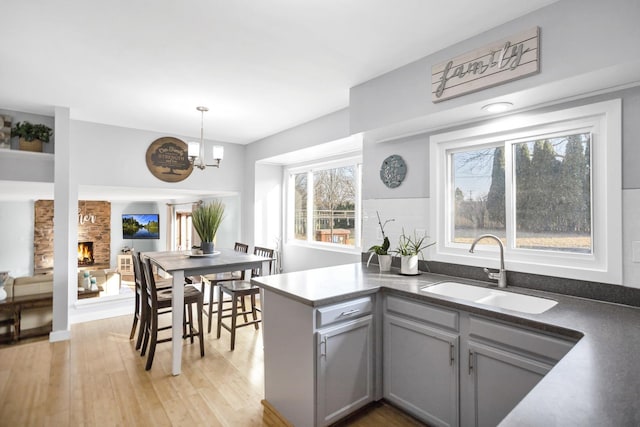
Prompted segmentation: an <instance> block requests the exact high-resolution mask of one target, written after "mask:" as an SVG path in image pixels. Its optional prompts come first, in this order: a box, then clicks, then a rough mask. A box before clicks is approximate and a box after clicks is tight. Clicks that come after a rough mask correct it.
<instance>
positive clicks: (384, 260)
mask: <svg viewBox="0 0 640 427" xmlns="http://www.w3.org/2000/svg"><path fill="white" fill-rule="evenodd" d="M376 215H377V216H378V225H379V226H380V231H381V232H382V244H381V245H373V246H371V247H370V248H369V249H368V250H367V252H370V255H369V259H368V260H367V267H368V266H369V263H370V262H371V258H373V255H374V254H375V255H377V256H378V266H379V267H380V271H389V270H391V255H390V254H389V247H390V246H391V244H390V243H389V238H388V237H387V236H386V234H384V226H385V225H387V223H388V222H391V221H394V220H393V219H388V220H386V221H385V222H384V224H383V223H382V220H381V219H380V214H379V213H378V211H376Z"/></svg>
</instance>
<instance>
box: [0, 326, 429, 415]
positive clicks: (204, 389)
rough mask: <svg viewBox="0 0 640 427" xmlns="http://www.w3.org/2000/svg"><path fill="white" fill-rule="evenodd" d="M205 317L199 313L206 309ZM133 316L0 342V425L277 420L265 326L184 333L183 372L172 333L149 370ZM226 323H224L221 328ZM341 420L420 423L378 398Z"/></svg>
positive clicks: (160, 346) (159, 346) (162, 345)
mask: <svg viewBox="0 0 640 427" xmlns="http://www.w3.org/2000/svg"><path fill="white" fill-rule="evenodd" d="M205 319H206V317H205ZM130 327H131V317H130V316H123V317H115V318H111V319H105V320H98V321H94V322H87V323H81V324H77V325H73V326H72V328H71V335H72V339H71V341H66V342H58V343H49V342H48V341H46V338H45V339H43V340H39V341H32V342H28V343H19V344H13V345H5V346H2V347H0V426H147V425H148V426H183V425H184V426H233V427H235V426H277V425H280V423H279V422H278V420H277V419H274V418H273V417H272V416H271V415H269V413H267V412H264V411H263V407H262V405H261V403H260V401H261V399H263V397H264V396H263V390H264V387H263V379H264V375H263V360H262V333H261V331H255V330H254V329H253V328H242V329H240V330H238V336H237V338H236V340H237V342H236V349H235V351H229V337H228V333H226V334H224V333H223V336H222V338H221V339H219V340H218V339H215V333H212V334H209V335H206V334H205V357H204V358H200V354H199V351H198V345H197V341H196V343H195V344H194V345H190V344H187V343H186V342H185V344H184V347H183V364H182V367H183V368H182V369H183V373H182V375H179V376H176V377H174V376H172V375H171V374H170V360H171V343H164V344H159V345H158V347H157V351H156V357H155V360H154V363H153V368H152V369H151V371H148V372H147V371H145V370H144V362H145V358H142V357H140V355H139V353H138V352H137V351H136V350H135V349H134V347H135V343H134V341H129V330H130ZM223 332H225V331H223ZM340 425H342V426H419V425H422V424H420V423H418V422H416V421H415V420H413V419H411V418H410V417H408V416H406V415H404V414H402V413H400V412H399V411H397V410H396V409H394V408H393V407H391V406H389V405H386V404H382V405H380V404H379V405H376V406H375V407H373V408H371V409H369V410H366V411H364V412H362V413H360V414H358V416H356V417H353V418H351V419H349V420H347V421H345V422H342V423H340Z"/></svg>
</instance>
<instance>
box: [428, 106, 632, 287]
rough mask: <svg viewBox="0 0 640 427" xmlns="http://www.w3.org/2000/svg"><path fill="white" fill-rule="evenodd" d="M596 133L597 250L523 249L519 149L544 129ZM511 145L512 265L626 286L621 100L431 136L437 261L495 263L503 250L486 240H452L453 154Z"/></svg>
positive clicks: (508, 259) (508, 257) (508, 250)
mask: <svg viewBox="0 0 640 427" xmlns="http://www.w3.org/2000/svg"><path fill="white" fill-rule="evenodd" d="M571 132H575V133H580V132H590V133H591V136H592V138H591V162H592V169H591V182H592V187H591V188H592V190H591V191H592V207H591V208H592V248H593V251H592V253H591V254H579V253H565V252H560V251H542V250H534V249H526V248H516V247H515V241H514V238H513V236H514V233H515V225H514V223H513V218H515V211H514V205H515V204H514V203H512V200H511V197H512V196H511V193H512V188H513V184H514V183H513V180H514V177H513V174H512V173H510V171H511V169H512V161H513V160H512V151H511V149H512V147H513V144H514V143H517V142H522V141H524V140H532V138H536V137H537V136H541V135H548V134H553V133H564V134H569V133H571ZM499 143H503V144H504V147H505V152H504V153H505V171H507V176H506V177H505V184H506V185H505V187H506V188H505V194H506V200H505V206H506V207H507V212H506V218H507V220H506V233H507V245H505V267H506V269H507V270H513V271H520V272H525V273H534V274H541V275H545V276H557V277H566V278H572V279H578V280H588V281H596V282H604V283H613V284H622V172H621V169H622V154H621V153H622V103H621V100H619V99H616V100H612V101H605V102H600V103H596V104H590V105H585V106H581V107H575V108H570V109H566V110H560V111H554V112H550V113H542V114H537V115H532V114H526V115H525V114H522V115H514V116H510V117H506V118H503V119H500V120H496V121H494V122H492V123H491V124H488V125H482V126H476V127H472V128H468V129H463V130H459V131H453V132H447V133H442V134H438V135H433V136H431V137H430V183H431V184H430V197H431V198H432V203H431V208H430V210H431V212H430V224H431V229H432V230H433V231H432V233H431V234H432V235H433V236H435V239H436V241H437V243H436V245H434V247H433V248H432V251H431V257H432V259H434V260H436V261H442V262H450V263H457V264H464V265H472V266H478V267H490V268H495V267H497V265H498V248H497V247H496V246H495V245H489V244H482V243H483V241H480V242H479V244H478V246H477V247H476V251H475V253H473V254H470V253H469V245H466V244H459V243H453V242H452V241H451V233H450V231H451V227H452V226H453V224H452V220H451V218H452V217H453V216H452V215H451V214H450V213H451V212H450V209H451V208H450V207H451V206H452V204H451V200H450V197H451V195H452V194H453V192H452V191H451V187H452V185H453V183H452V182H451V179H450V177H451V162H450V158H451V157H450V155H449V154H450V153H451V152H454V151H455V150H458V151H459V150H462V149H463V148H464V149H469V148H481V147H483V146H484V147H486V146H495V145H496V144H499Z"/></svg>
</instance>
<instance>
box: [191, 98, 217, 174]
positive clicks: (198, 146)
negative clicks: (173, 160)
mask: <svg viewBox="0 0 640 427" xmlns="http://www.w3.org/2000/svg"><path fill="white" fill-rule="evenodd" d="M196 110H198V111H200V142H189V143H188V150H187V155H188V156H189V162H190V163H191V164H192V165H193V166H194V167H197V168H198V169H200V170H204V169H205V168H206V167H207V166H209V167H214V168H219V167H220V162H221V161H222V158H223V157H224V147H223V146H221V145H214V146H213V153H212V154H213V162H214V163H213V164H211V165H208V164H206V160H205V149H204V148H205V147H204V113H205V112H206V111H209V109H208V108H207V107H196Z"/></svg>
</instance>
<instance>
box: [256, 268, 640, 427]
mask: <svg viewBox="0 0 640 427" xmlns="http://www.w3.org/2000/svg"><path fill="white" fill-rule="evenodd" d="M451 280H455V281H458V282H464V283H468V284H476V285H479V286H487V283H484V282H475V281H471V280H466V279H459V278H453V277H450V276H442V275H436V274H430V273H422V274H420V275H419V276H410V277H407V276H400V275H398V274H397V272H395V271H392V272H391V273H379V272H378V266H376V265H371V266H370V267H366V266H365V265H364V264H360V263H356V264H348V265H342V266H336V267H329V268H322V269H315V270H307V271H301V272H294V273H287V274H281V275H275V276H267V277H260V278H256V279H253V282H254V283H255V284H257V285H258V286H260V287H262V288H263V290H264V295H263V298H264V300H263V302H262V303H263V315H264V329H263V333H264V352H265V354H264V362H265V401H266V403H265V404H266V405H269V406H271V407H273V408H274V409H275V410H277V411H278V412H279V414H280V415H282V416H283V417H284V418H286V419H287V420H288V421H289V422H291V423H292V424H294V425H296V426H306V425H308V426H313V425H327V424H330V423H333V422H335V421H337V420H338V419H341V418H343V417H344V416H347V415H349V414H350V413H352V412H354V411H356V410H357V409H359V408H360V407H363V406H365V405H367V404H368V403H370V402H373V401H376V400H380V399H382V398H385V399H387V400H389V401H391V402H392V403H394V404H398V402H400V403H399V404H398V406H400V407H401V408H403V409H405V410H407V411H408V412H410V413H412V414H413V415H415V416H417V417H418V418H422V419H423V420H425V421H427V420H428V422H430V423H433V424H436V425H438V424H450V425H474V424H476V423H477V424H479V425H482V420H483V418H482V417H483V416H485V415H486V413H487V412H492V411H493V409H494V408H488V407H483V404H484V403H485V402H489V404H492V403H491V401H490V399H489V400H487V399H486V396H475V407H468V406H469V402H470V400H473V399H469V398H468V396H469V393H470V391H469V390H470V388H472V387H471V386H477V384H475V383H473V381H481V379H482V377H481V374H480V372H481V370H483V369H485V368H486V367H488V366H489V362H495V361H506V362H508V364H507V363H505V364H503V365H501V366H500V367H499V368H501V367H502V366H504V367H508V369H514V370H513V373H514V374H516V375H520V374H523V375H524V376H523V377H522V378H523V379H525V380H531V379H534V381H533V382H532V383H531V387H532V388H531V390H530V392H528V394H527V393H524V394H523V395H522V396H525V394H526V396H525V397H524V398H522V400H520V398H518V400H519V402H518V401H516V402H515V403H514V404H515V408H513V410H512V411H510V412H509V410H510V409H511V408H508V410H506V412H505V413H504V414H503V415H501V416H500V419H501V418H502V416H504V415H505V414H508V415H506V417H505V418H504V419H502V421H501V422H500V425H501V426H546V425H563V426H565V425H638V424H640V408H639V407H638V405H637V404H636V401H635V400H636V396H637V395H638V392H639V391H640V390H639V388H638V387H639V384H640V371H639V370H638V369H637V367H636V364H635V355H636V354H638V352H640V335H639V334H636V333H634V332H630V331H631V330H632V329H633V328H634V327H635V325H638V324H640V309H638V308H634V307H629V306H624V305H617V304H611V303H604V302H598V301H594V300H588V299H582V298H575V297H570V296H565V295H559V294H553V293H546V292H540V291H533V290H528V289H523V288H517V287H509V288H508V290H510V291H513V292H517V293H523V294H528V295H534V296H538V297H543V298H549V299H553V300H555V301H557V302H558V304H557V305H556V306H554V307H552V308H551V309H549V310H548V311H546V312H544V313H542V314H526V313H521V312H515V311H510V310H505V309H500V308H495V307H488V306H486V305H482V304H477V303H473V302H465V301H463V300H460V299H456V298H449V297H445V296H437V295H434V294H432V293H425V292H422V291H421V290H420V289H421V288H423V287H425V286H428V285H430V284H435V283H439V282H443V281H451ZM422 313H427V314H424V315H423V314H422ZM390 319H391V320H390ZM393 322H396V323H395V324H404V325H406V326H407V328H406V329H404V330H407V331H412V330H414V331H426V333H427V334H429V337H430V339H432V342H433V344H434V345H433V346H432V347H433V348H434V349H437V348H440V349H441V350H442V351H441V353H442V354H440V356H442V355H445V354H446V360H445V361H444V362H445V363H446V365H445V366H446V368H444V369H442V370H441V371H442V372H440V371H438V372H437V373H436V375H437V378H439V379H440V380H447V379H450V380H451V384H448V385H446V386H445V389H444V390H442V389H440V388H439V389H438V390H437V391H434V390H433V389H434V387H442V384H447V383H442V382H438V383H437V384H436V383H433V384H430V385H429V386H428V387H426V388H424V390H428V392H429V396H430V399H431V393H432V392H434V393H436V392H437V393H436V394H437V395H436V394H434V396H433V399H436V400H437V399H445V400H442V402H444V403H445V404H446V405H448V406H446V405H445V406H446V408H445V410H442V407H438V408H436V409H434V410H431V409H430V408H429V407H428V405H429V404H430V403H431V402H426V405H427V408H426V409H424V408H421V407H419V405H417V404H416V402H412V401H411V399H412V397H411V396H409V398H408V399H404V400H403V395H402V393H395V391H394V388H393V387H395V383H397V379H396V380H395V382H394V380H393V377H392V376H391V372H393V374H394V375H396V374H397V375H402V374H403V373H402V372H401V370H398V369H397V368H398V366H397V365H394V364H393V362H392V363H391V364H390V363H389V359H392V357H390V356H389V354H390V352H393V351H394V349H395V347H397V343H398V342H399V341H397V337H398V336H399V335H396V336H395V338H393V341H392V340H391V338H390V335H389V330H390V327H391V326H393V324H394V323H393ZM383 325H384V326H383ZM434 325H437V328H436V327H435V326H434ZM409 336H412V335H409ZM416 336H418V335H416ZM421 336H426V335H421ZM391 342H393V346H391V344H390V343H391ZM438 346H439V347H438ZM430 348H431V347H430ZM541 348H544V349H545V350H544V351H541V350H540V349H541ZM418 350H419V349H418ZM396 353H397V352H395V353H393V355H394V356H393V359H394V361H396V360H401V359H398V358H397V354H396ZM523 355H526V356H527V357H523ZM427 356H428V355H426V354H423V353H420V352H419V351H416V352H415V353H409V357H406V358H405V360H404V361H402V362H403V363H406V366H413V367H415V366H418V368H421V367H422V366H423V365H426V364H427V362H428V361H430V360H431V359H429V360H427ZM436 356H438V354H436ZM529 356H530V357H529ZM422 357H425V359H424V360H423V359H422ZM438 357H439V356H438ZM416 358H420V360H415V359H416ZM436 359H437V357H436ZM434 360H435V359H434ZM514 361H515V362H514ZM423 362H424V363H423ZM481 363H482V364H481ZM398 365H401V363H398ZM402 366H404V365H402ZM402 366H400V368H401V367H402ZM495 366H497V365H495V364H494V368H495ZM514 367H515V368H514ZM516 368H517V369H516ZM520 368H522V369H520ZM396 371H398V372H396ZM445 371H448V372H445ZM490 372H500V371H490ZM531 373H533V374H536V373H537V375H539V376H538V377H537V378H536V377H534V376H531V375H530V374H531ZM404 374H407V373H406V372H405V373H404ZM413 374H415V375H413ZM533 374H532V375H533ZM420 375H421V373H420V372H418V370H415V371H413V372H409V373H408V377H407V378H409V381H411V380H413V379H414V377H415V378H419V377H420ZM447 375H448V376H447ZM516 378H519V377H516V376H513V375H511V372H510V374H509V375H503V376H502V378H498V379H499V380H500V381H503V382H504V381H511V382H514V383H516V382H522V381H519V380H518V379H516ZM540 378H541V379H540ZM493 379H495V378H493ZM493 379H492V380H493ZM482 380H483V379H482ZM458 381H459V382H458ZM502 385H503V386H504V387H507V388H511V387H512V386H513V387H515V388H516V389H517V388H518V387H519V384H507V385H504V384H502ZM423 387H424V385H423ZM447 387H448V388H447ZM458 387H459V388H458ZM476 389H477V390H478V392H479V393H481V392H482V391H483V389H482V388H481V387H476ZM458 390H459V393H458ZM485 391H486V390H485ZM458 394H459V396H460V401H458ZM404 396H406V395H404ZM443 396H444V397H443ZM465 396H466V397H465ZM498 403H500V402H498ZM472 406H473V405H472ZM447 417H448V418H447ZM473 417H475V418H473ZM498 421H499V419H498V420H497V421H496V422H498Z"/></svg>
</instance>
